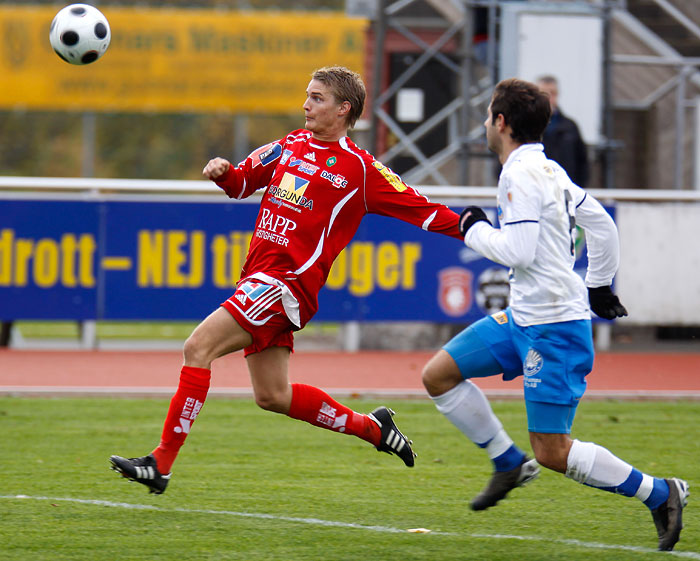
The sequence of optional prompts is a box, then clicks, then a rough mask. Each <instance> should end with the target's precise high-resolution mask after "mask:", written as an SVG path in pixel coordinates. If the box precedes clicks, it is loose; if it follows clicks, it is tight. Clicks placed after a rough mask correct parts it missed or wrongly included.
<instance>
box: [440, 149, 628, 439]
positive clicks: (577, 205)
mask: <svg viewBox="0 0 700 561" xmlns="http://www.w3.org/2000/svg"><path fill="white" fill-rule="evenodd" d="M498 217H499V227H498V228H494V227H493V226H491V225H490V224H488V223H487V222H484V221H480V222H477V223H475V224H474V225H473V226H472V227H471V228H470V229H469V230H468V231H467V234H466V236H465V240H464V241H465V243H466V244H467V245H468V246H469V247H471V248H472V249H474V250H476V251H477V252H479V253H480V254H481V255H483V256H484V257H486V258H488V259H491V260H492V261H495V262H497V263H500V264H502V265H505V266H507V267H510V269H511V270H510V308H509V309H508V310H506V311H504V312H499V313H496V314H493V315H492V316H489V317H486V318H484V319H482V320H480V321H478V322H476V323H474V324H473V325H471V326H470V327H469V328H467V329H466V330H464V331H463V332H462V333H460V334H459V335H457V336H456V337H454V338H453V339H452V340H451V341H449V342H448V343H447V344H446V345H445V346H444V349H445V351H447V352H448V353H449V354H450V356H451V357H452V358H453V359H454V360H455V362H456V364H457V366H458V367H459V370H460V372H461V374H462V376H463V377H464V378H465V379H466V378H474V377H482V376H493V375H496V374H499V373H502V374H503V377H504V379H506V380H509V379H513V378H515V377H517V376H520V375H523V386H524V392H525V400H526V405H527V412H528V428H529V430H530V431H531V432H539V433H569V432H570V430H571V423H572V422H573V418H574V415H575V411H576V406H577V405H578V401H579V399H580V398H581V396H582V395H583V393H584V391H585V389H586V375H587V374H588V373H589V372H590V371H591V369H592V367H593V337H592V334H591V323H590V319H591V312H590V308H589V304H588V291H587V289H586V286H589V287H599V286H609V285H610V284H611V282H612V278H613V276H614V275H615V272H616V271H617V267H618V261H619V242H618V236H617V228H616V226H615V223H614V222H613V220H612V218H611V217H610V215H609V214H608V213H607V212H606V211H605V209H604V208H603V207H602V205H601V204H600V203H599V202H598V201H596V200H595V199H594V198H593V197H592V196H590V195H589V194H587V193H586V192H585V191H584V190H583V189H581V188H580V187H578V186H577V185H575V184H574V183H572V181H571V180H570V179H569V177H568V176H567V175H566V172H565V171H564V170H563V169H562V168H561V166H559V165H558V164H557V163H556V162H554V161H552V160H549V159H547V157H546V156H545V154H544V151H543V147H542V145H541V144H525V145H522V146H520V147H519V148H517V149H516V150H514V151H513V152H512V153H511V154H510V155H509V157H508V159H507V160H506V162H505V164H504V166H503V171H502V172H501V176H500V178H499V181H498ZM577 224H579V225H580V226H581V227H582V228H583V229H584V233H585V236H586V245H587V248H588V270H587V274H586V278H585V281H584V280H583V279H581V277H580V276H579V275H578V274H577V273H576V272H575V271H574V261H575V258H576V256H575V247H574V244H575V238H574V236H575V233H576V230H575V228H576V225H577Z"/></svg>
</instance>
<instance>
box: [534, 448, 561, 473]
mask: <svg viewBox="0 0 700 561" xmlns="http://www.w3.org/2000/svg"><path fill="white" fill-rule="evenodd" d="M532 451H533V452H534V454H535V459H536V460H537V463H538V464H540V465H541V466H542V467H545V468H547V469H551V470H553V471H558V472H559V473H565V472H566V460H567V456H568V449H567V448H566V447H565V446H558V445H556V444H555V445H552V444H551V443H550V444H549V445H546V444H544V443H539V445H538V444H535V443H533V449H532Z"/></svg>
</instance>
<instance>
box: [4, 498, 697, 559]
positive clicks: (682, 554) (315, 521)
mask: <svg viewBox="0 0 700 561" xmlns="http://www.w3.org/2000/svg"><path fill="white" fill-rule="evenodd" d="M0 499H5V500H34V501H55V502H61V501H63V502H70V503H78V504H85V505H96V506H106V507H111V508H124V509H130V510H151V511H155V512H182V513H187V514H212V515H216V516H233V517H237V518H254V519H258V520H277V521H283V522H294V523H298V524H311V525H314V526H324V527H333V528H349V529H353V530H366V531H369V532H381V533H387V534H405V533H409V532H410V533H417V534H427V533H429V534H430V535H437V536H453V537H454V536H467V537H471V538H475V539H485V540H519V541H529V542H543V543H556V544H560V545H566V546H570V547H574V548H581V549H597V550H615V551H634V552H637V553H650V554H651V553H653V554H658V553H660V552H658V551H657V550H656V549H651V548H649V547H639V546H634V545H615V544H606V543H596V542H586V541H582V540H570V539H556V538H549V537H547V538H545V537H539V536H517V535H511V534H483V533H471V532H464V533H462V532H433V531H430V532H426V531H413V532H412V531H411V530H410V529H404V528H392V527H391V526H369V525H365V524H355V523H354V522H338V521H334V520H323V519H321V518H299V517H295V516H280V515H276V514H264V513H258V512H239V511H234V510H210V509H196V508H163V507H159V506H153V505H143V504H133V503H118V502H113V501H102V500H98V499H74V498H70V497H30V496H28V495H0ZM421 530H422V529H421ZM663 554H664V555H672V556H674V557H679V558H683V559H698V560H700V553H697V552H694V551H668V552H663Z"/></svg>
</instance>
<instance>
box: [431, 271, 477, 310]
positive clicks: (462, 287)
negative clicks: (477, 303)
mask: <svg viewBox="0 0 700 561" xmlns="http://www.w3.org/2000/svg"><path fill="white" fill-rule="evenodd" d="M472 278H473V275H472V273H471V271H469V270H468V269H464V268H462V267H448V268H446V269H442V270H441V271H439V272H438V305H439V306H440V309H441V310H442V311H443V312H444V313H445V314H446V315H448V316H450V317H459V316H463V315H464V314H465V313H467V311H468V310H469V308H471V307H472Z"/></svg>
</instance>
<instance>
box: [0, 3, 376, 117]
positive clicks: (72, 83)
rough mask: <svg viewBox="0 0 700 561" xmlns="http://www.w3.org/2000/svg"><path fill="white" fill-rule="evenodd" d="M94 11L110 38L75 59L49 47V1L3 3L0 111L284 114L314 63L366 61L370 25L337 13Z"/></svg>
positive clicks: (295, 104)
mask: <svg viewBox="0 0 700 561" xmlns="http://www.w3.org/2000/svg"><path fill="white" fill-rule="evenodd" d="M99 8H100V10H101V11H102V13H103V14H104V15H105V16H106V17H107V19H108V20H109V24H110V27H111V30H112V43H111V45H110V47H109V49H108V50H107V52H106V53H105V55H104V56H103V57H102V58H101V59H99V60H98V61H97V62H95V63H93V64H89V65H86V66H73V65H70V64H67V63H66V62H64V61H62V60H61V59H60V58H59V57H58V56H56V54H55V53H54V52H53V50H52V48H51V45H50V44H49V27H50V25H51V21H52V19H53V17H54V15H55V13H56V11H57V9H56V8H55V7H52V6H27V5H3V6H0V33H1V34H2V38H1V39H0V50H1V53H0V75H1V76H2V77H1V78H0V81H1V83H2V87H1V88H0V108H3V109H12V108H25V109H30V110H31V109H41V110H66V109H67V110H76V111H84V110H91V111H125V112H130V111H161V112H183V111H186V112H215V111H230V112H258V113H289V112H295V111H298V110H300V108H301V105H302V103H303V102H304V99H305V98H304V91H305V89H306V86H307V85H308V83H309V79H310V74H311V72H312V71H313V70H314V69H315V68H319V67H321V66H326V65H342V66H347V67H348V68H352V69H353V70H355V71H357V72H361V71H362V68H363V58H364V46H365V38H364V34H365V30H366V27H367V25H368V22H367V20H366V19H362V18H349V17H347V16H345V15H343V14H340V13H328V14H324V13H309V12H304V13H301V12H230V11H217V10H183V9H178V10H176V9H145V8H118V7H108V6H99Z"/></svg>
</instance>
